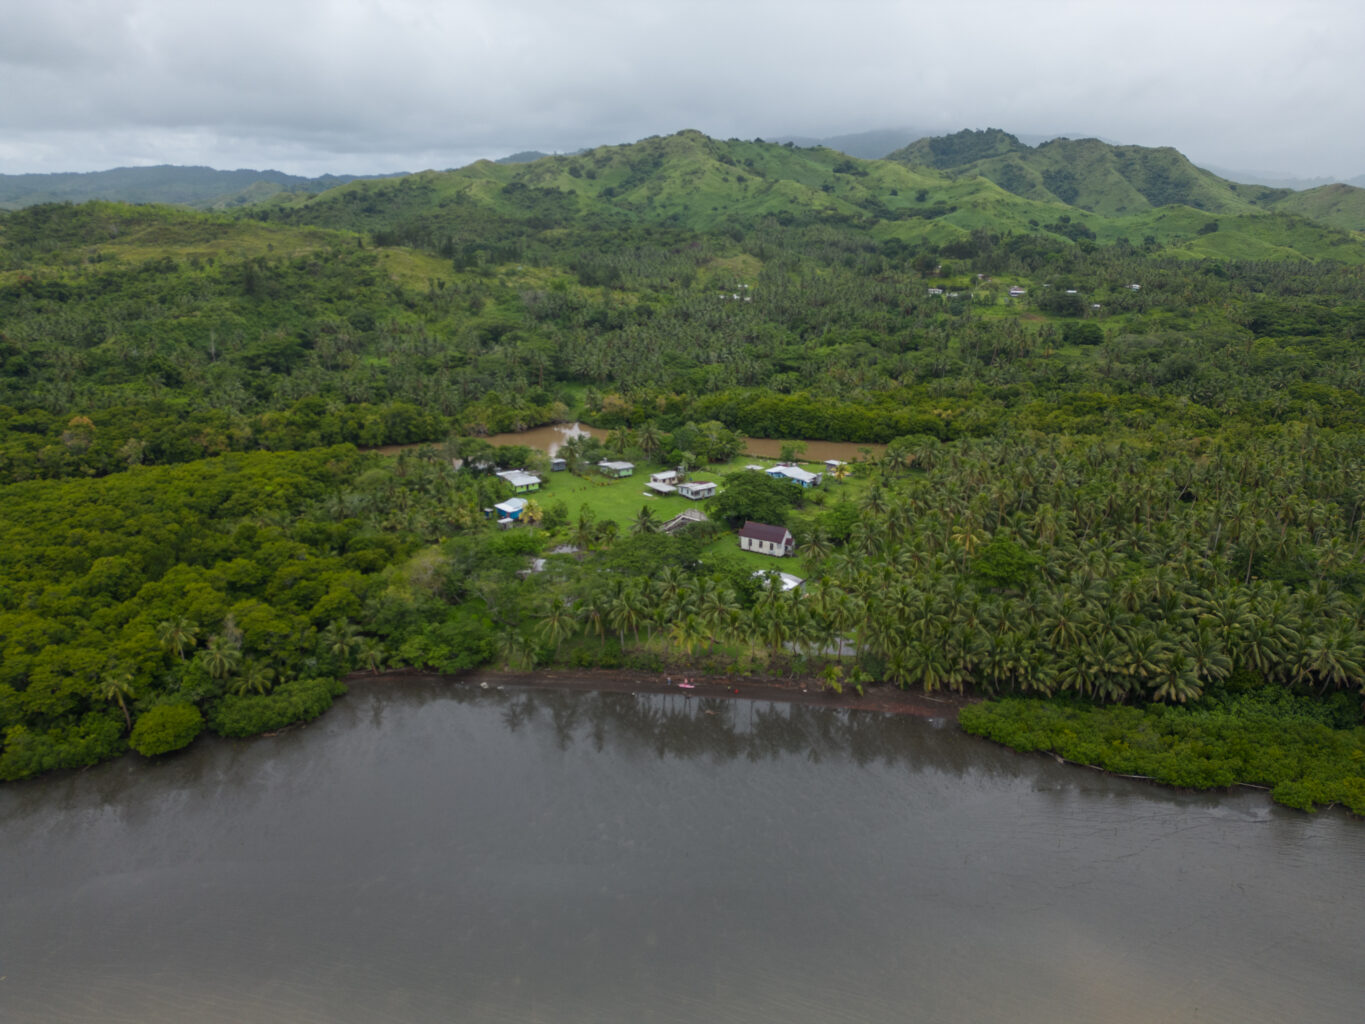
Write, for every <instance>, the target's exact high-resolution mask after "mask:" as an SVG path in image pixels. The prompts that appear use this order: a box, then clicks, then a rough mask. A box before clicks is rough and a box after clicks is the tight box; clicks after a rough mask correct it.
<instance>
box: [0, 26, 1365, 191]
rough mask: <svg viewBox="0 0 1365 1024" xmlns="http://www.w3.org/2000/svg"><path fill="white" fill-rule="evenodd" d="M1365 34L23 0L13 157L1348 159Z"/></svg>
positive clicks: (16, 168) (82, 164) (1277, 162)
mask: <svg viewBox="0 0 1365 1024" xmlns="http://www.w3.org/2000/svg"><path fill="white" fill-rule="evenodd" d="M1363 50H1365V2H1361V0H1320V2H1311V0H1307V2H1305V0H1278V2H1264V0H1237V2H1232V0H1225V2H1218V0H1186V2H1181V3H1170V4H1167V3H1161V2H1156V3H1154V2H1151V0H1128V2H1123V3H1117V2H1112V3H1111V2H1108V0H1091V2H1080V0H1077V2H1061V0H1058V2H1034V3H1030V2H1027V0H1015V2H1011V3H1003V2H995V0H973V2H970V3H961V4H955V3H946V2H941V0H940V2H935V3H922V2H919V0H914V2H884V0H842V2H839V3H833V2H824V3H816V2H811V0H783V2H780V3H779V2H768V0H752V2H750V0H727V2H717V3H712V2H708V0H686V2H682V0H622V2H618V0H572V2H570V0H232V2H227V0H214V2H210V0H0V172H4V173H21V172H27V171H63V170H99V169H104V168H108V167H116V166H127V165H137V164H158V163H175V164H207V165H209V166H213V167H219V168H236V167H253V168H276V169H279V170H284V171H290V172H293V173H297V174H308V175H316V174H322V173H325V172H329V171H330V172H334V173H375V172H381V171H398V170H421V169H423V168H428V167H435V168H447V167H458V166H462V165H464V164H467V163H469V162H471V161H473V160H476V159H478V158H480V157H499V156H504V155H507V154H509V153H513V152H516V151H518V150H524V149H539V150H544V151H547V152H566V151H571V150H574V149H578V148H580V147H584V146H594V145H601V144H606V143H620V142H630V141H634V140H636V139H639V138H642V137H644V136H648V135H663V134H669V133H672V132H675V131H678V130H680V129H683V128H697V129H700V130H701V131H703V132H706V133H707V134H709V135H713V136H717V137H720V138H727V137H730V136H738V137H742V138H754V137H755V136H763V137H766V138H771V137H773V136H780V135H789V134H790V135H814V136H825V135H835V134H845V133H851V132H858V131H865V130H870V129H877V128H893V127H899V126H916V127H924V128H928V129H933V130H936V131H942V132H948V131H954V130H957V129H959V128H985V127H996V128H1004V129H1006V130H1007V131H1012V132H1016V133H1026V134H1028V133H1065V134H1069V135H1072V136H1073V137H1081V136H1086V135H1097V136H1102V137H1104V138H1107V139H1110V140H1112V141H1115V142H1124V143H1138V144H1142V145H1149V146H1159V145H1170V146H1175V147H1176V148H1178V149H1180V150H1181V151H1182V152H1184V153H1186V154H1187V155H1188V156H1190V157H1191V158H1192V159H1194V160H1195V162H1197V163H1202V164H1213V165H1215V166H1220V167H1223V168H1230V169H1243V170H1253V171H1273V172H1282V173H1293V174H1297V175H1300V176H1303V177H1309V176H1335V177H1343V178H1348V177H1354V176H1356V175H1360V174H1365V131H1363V130H1362V129H1365V59H1362V51H1363Z"/></svg>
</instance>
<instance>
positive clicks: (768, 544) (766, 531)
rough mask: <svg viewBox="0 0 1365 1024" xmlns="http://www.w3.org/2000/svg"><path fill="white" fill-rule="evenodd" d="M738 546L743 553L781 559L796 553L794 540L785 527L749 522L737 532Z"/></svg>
mask: <svg viewBox="0 0 1365 1024" xmlns="http://www.w3.org/2000/svg"><path fill="white" fill-rule="evenodd" d="M739 546H740V547H741V548H742V549H744V550H745V551H757V552H758V553H759V554H760V555H772V556H773V557H774V558H783V557H785V556H787V555H792V554H795V553H796V538H794V537H793V536H792V534H791V531H790V530H788V529H787V528H786V527H785V526H770V525H768V524H767V523H755V522H754V521H753V520H749V521H748V522H746V523H745V524H744V526H743V528H742V529H741V530H740V531H739Z"/></svg>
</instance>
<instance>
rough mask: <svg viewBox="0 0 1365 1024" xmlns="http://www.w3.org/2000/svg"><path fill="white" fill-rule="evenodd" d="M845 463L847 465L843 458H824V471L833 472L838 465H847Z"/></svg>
mask: <svg viewBox="0 0 1365 1024" xmlns="http://www.w3.org/2000/svg"><path fill="white" fill-rule="evenodd" d="M847 465H848V463H847V462H845V461H844V460H843V459H826V460H825V472H827V473H833V472H834V471H835V470H836V469H838V468H839V467H840V466H847Z"/></svg>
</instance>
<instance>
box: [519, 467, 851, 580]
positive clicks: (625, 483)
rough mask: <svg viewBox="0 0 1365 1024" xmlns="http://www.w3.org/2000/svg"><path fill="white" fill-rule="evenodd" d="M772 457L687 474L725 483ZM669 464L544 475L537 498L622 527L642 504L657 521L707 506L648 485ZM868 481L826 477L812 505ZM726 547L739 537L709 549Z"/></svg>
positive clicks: (761, 562)
mask: <svg viewBox="0 0 1365 1024" xmlns="http://www.w3.org/2000/svg"><path fill="white" fill-rule="evenodd" d="M773 461H774V460H772V459H763V458H759V457H756V456H752V455H740V456H738V457H737V458H734V459H731V460H730V461H729V462H725V463H717V464H714V465H709V466H707V467H705V468H704V469H698V470H695V471H694V472H692V473H691V474H690V475H689V477H688V478H689V479H690V480H696V481H714V482H716V483H720V482H721V481H722V480H723V478H724V477H725V475H726V474H728V473H734V472H737V471H739V470H741V469H743V468H744V467H745V466H747V465H750V464H754V465H770V464H772V463H773ZM798 465H800V466H801V467H802V468H804V469H808V470H810V471H811V472H815V473H821V472H824V468H825V467H824V464H823V463H819V462H800V463H798ZM665 468H667V467H665V466H663V465H652V464H651V465H644V464H637V466H636V469H635V475H634V476H631V477H627V478H625V479H624V480H610V479H608V478H606V477H602V476H596V475H593V476H587V477H576V476H571V475H570V474H568V473H550V474H547V475H546V477H545V479H546V480H547V485H546V486H545V487H543V488H542V489H541V490H540V492H539V493H537V494H536V495H535V496H534V497H535V498H536V500H537V502H538V503H539V504H540V505H541V507H542V508H544V507H548V506H549V505H551V504H553V503H554V502H556V501H562V502H564V504H565V505H566V506H567V507H568V510H569V518H570V520H571V521H572V520H576V519H577V518H578V516H579V514H580V513H581V512H582V510H583V509H585V508H586V509H589V510H590V511H591V513H592V515H593V517H594V518H595V519H597V520H598V521H605V520H611V521H614V522H615V523H616V524H617V525H618V526H619V527H620V528H621V530H622V532H625V531H627V530H629V529H630V526H631V524H632V523H634V522H635V517H636V516H637V515H639V512H640V509H641V508H649V509H650V510H651V511H652V512H653V513H654V518H655V520H656V521H658V522H661V523H662V522H667V521H668V520H669V519H672V518H673V517H674V516H676V515H677V514H678V513H679V512H682V511H683V510H684V509H689V508H691V509H696V508H699V509H701V510H702V511H705V510H706V502H704V501H692V500H691V499H689V498H683V497H680V496H678V495H676V494H670V495H662V494H655V493H654V492H653V491H650V490H649V487H648V486H647V485H648V482H649V476H650V474H651V473H657V472H659V471H661V470H663V469H665ZM792 486H793V487H795V486H796V485H795V484H793V485H792ZM868 486H869V483H868V481H866V480H862V479H856V478H853V477H849V478H848V479H846V480H843V481H835V480H830V479H828V478H827V479H826V480H825V482H824V484H822V485H821V486H820V487H819V488H816V489H814V490H812V491H810V492H808V493H807V495H806V497H807V507H809V506H810V505H811V504H818V503H822V502H824V503H828V502H833V501H837V500H840V499H841V498H849V499H853V500H856V499H857V497H858V496H859V495H860V494H862V492H863V491H865V490H866V489H867V487H868ZM721 547H724V548H730V547H735V539H734V536H733V535H732V534H727V535H725V536H724V537H722V538H721V539H720V540H717V541H716V542H715V543H713V544H712V545H711V546H710V547H708V548H707V550H708V551H711V550H712V549H713V548H714V549H717V550H719V549H720V548H721ZM735 551H736V553H741V552H739V551H738V548H737V547H735ZM746 554H747V553H746ZM752 557H753V558H754V559H756V560H757V561H756V562H755V567H757V568H771V567H772V566H773V565H774V564H775V563H776V562H777V561H782V560H780V559H778V560H775V559H772V558H768V557H766V556H763V555H753V556H752ZM797 561H799V559H798V560H797ZM789 564H790V563H789ZM792 571H796V570H792ZM798 575H799V572H798Z"/></svg>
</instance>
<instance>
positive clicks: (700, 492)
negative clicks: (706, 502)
mask: <svg viewBox="0 0 1365 1024" xmlns="http://www.w3.org/2000/svg"><path fill="white" fill-rule="evenodd" d="M678 493H679V494H681V495H682V496H683V497H684V498H691V499H692V500H693V501H701V500H702V499H703V498H714V497H715V496H716V485H715V484H714V483H712V482H711V481H709V480H693V481H690V482H688V483H685V484H678Z"/></svg>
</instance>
